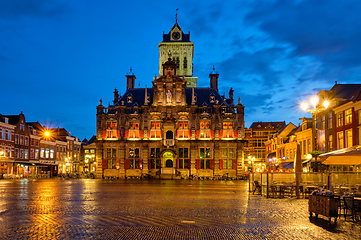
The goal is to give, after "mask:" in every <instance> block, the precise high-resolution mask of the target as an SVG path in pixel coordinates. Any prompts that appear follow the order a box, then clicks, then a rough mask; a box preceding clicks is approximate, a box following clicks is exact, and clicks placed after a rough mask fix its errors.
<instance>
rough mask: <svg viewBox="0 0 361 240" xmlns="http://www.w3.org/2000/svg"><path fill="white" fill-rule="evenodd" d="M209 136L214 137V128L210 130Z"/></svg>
mask: <svg viewBox="0 0 361 240" xmlns="http://www.w3.org/2000/svg"><path fill="white" fill-rule="evenodd" d="M211 138H214V130H211Z"/></svg>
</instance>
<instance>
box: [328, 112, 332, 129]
mask: <svg viewBox="0 0 361 240" xmlns="http://www.w3.org/2000/svg"><path fill="white" fill-rule="evenodd" d="M327 129H332V113H329V114H328V126H327Z"/></svg>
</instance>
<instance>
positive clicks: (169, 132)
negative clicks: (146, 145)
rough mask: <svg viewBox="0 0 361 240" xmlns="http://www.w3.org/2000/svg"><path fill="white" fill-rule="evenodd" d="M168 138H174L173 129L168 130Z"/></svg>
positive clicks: (166, 136)
mask: <svg viewBox="0 0 361 240" xmlns="http://www.w3.org/2000/svg"><path fill="white" fill-rule="evenodd" d="M165 138H166V139H173V132H172V131H171V130H168V131H167V132H166V134H165Z"/></svg>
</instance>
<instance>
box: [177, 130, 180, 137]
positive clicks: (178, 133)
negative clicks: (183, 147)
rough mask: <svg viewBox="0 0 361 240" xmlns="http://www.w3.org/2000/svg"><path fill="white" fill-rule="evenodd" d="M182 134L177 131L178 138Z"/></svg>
mask: <svg viewBox="0 0 361 240" xmlns="http://www.w3.org/2000/svg"><path fill="white" fill-rule="evenodd" d="M179 135H180V132H179V130H177V138H179Z"/></svg>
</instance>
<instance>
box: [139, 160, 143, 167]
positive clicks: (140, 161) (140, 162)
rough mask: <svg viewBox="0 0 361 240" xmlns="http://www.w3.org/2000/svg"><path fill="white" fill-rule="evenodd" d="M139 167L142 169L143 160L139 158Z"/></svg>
mask: <svg viewBox="0 0 361 240" xmlns="http://www.w3.org/2000/svg"><path fill="white" fill-rule="evenodd" d="M139 169H143V160H142V159H139Z"/></svg>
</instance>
